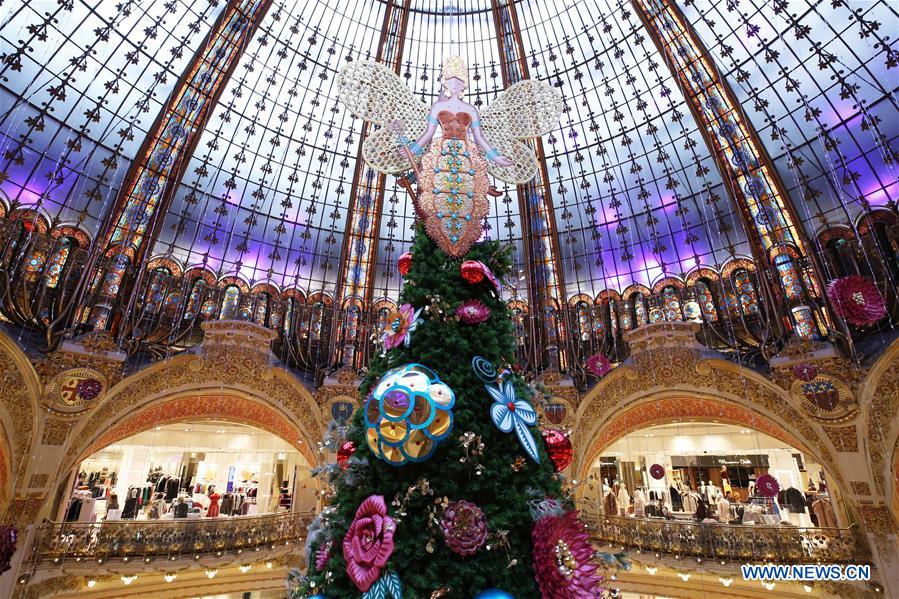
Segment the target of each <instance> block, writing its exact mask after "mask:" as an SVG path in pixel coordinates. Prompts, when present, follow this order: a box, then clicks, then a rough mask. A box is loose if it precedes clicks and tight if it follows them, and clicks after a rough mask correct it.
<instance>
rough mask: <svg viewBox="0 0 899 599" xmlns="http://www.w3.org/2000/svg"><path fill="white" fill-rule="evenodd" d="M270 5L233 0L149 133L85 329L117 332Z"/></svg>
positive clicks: (106, 250)
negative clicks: (123, 305)
mask: <svg viewBox="0 0 899 599" xmlns="http://www.w3.org/2000/svg"><path fill="white" fill-rule="evenodd" d="M271 1H272V0H232V1H231V2H229V3H228V5H227V6H226V7H225V8H224V9H223V10H222V12H221V14H220V15H219V17H218V18H217V19H216V22H215V24H214V25H213V26H212V29H211V30H210V32H209V34H208V35H207V36H206V39H205V40H204V41H203V44H202V45H201V46H200V49H199V50H198V51H197V53H196V54H195V55H194V57H193V59H192V60H191V62H190V64H189V65H188V67H187V69H186V70H185V72H184V74H183V75H182V76H181V77H180V79H179V80H178V83H177V84H176V85H175V87H174V89H173V90H172V93H171V94H170V95H169V98H168V100H167V101H166V103H165V105H164V106H163V108H162V110H161V111H160V113H159V115H158V116H157V117H156V121H155V122H154V123H153V126H152V127H151V128H150V130H149V132H148V133H147V137H146V139H144V142H143V144H142V146H141V149H140V151H139V152H138V154H137V157H136V158H135V160H134V162H133V163H132V165H131V168H130V169H129V170H128V173H127V175H126V176H125V179H124V182H123V184H122V187H121V189H120V190H119V193H118V197H117V198H116V201H115V205H114V206H115V207H114V208H113V211H112V214H111V218H110V219H109V221H107V223H106V231H105V233H103V235H102V237H103V246H102V247H103V255H102V256H101V257H100V259H99V260H98V267H97V269H96V270H95V272H94V273H93V274H92V276H93V281H92V284H91V290H90V292H89V296H90V298H92V299H91V306H89V307H85V308H84V309H85V310H89V312H86V313H85V317H86V320H87V323H88V324H89V325H90V326H92V327H93V328H94V330H97V329H111V328H114V326H115V322H112V321H111V320H110V317H113V316H114V314H113V312H114V308H115V305H116V302H117V300H120V301H122V302H128V301H130V297H129V296H130V294H129V293H128V292H127V290H126V291H124V292H123V289H128V288H130V287H132V286H133V284H134V279H135V277H136V276H137V274H138V273H139V272H140V269H141V268H142V263H143V258H144V255H145V254H146V252H147V250H148V248H149V247H151V246H152V244H153V241H154V240H155V239H156V236H157V235H158V232H159V228H160V226H161V223H162V222H163V221H164V217H165V213H166V211H167V210H168V208H169V205H170V204H171V200H172V198H173V197H174V195H175V191H176V189H177V188H178V184H179V183H180V181H181V177H182V176H183V175H184V171H185V169H186V168H187V164H188V162H189V161H190V157H191V155H192V154H193V151H194V148H195V147H196V144H197V142H198V141H199V139H200V135H201V134H202V133H203V129H204V128H205V126H206V121H207V119H208V118H209V115H210V114H211V112H212V108H213V107H214V106H215V104H216V103H217V102H218V99H219V97H220V96H221V94H222V91H223V90H224V88H225V84H226V83H227V82H228V80H229V79H230V78H231V74H232V73H233V72H234V68H235V67H236V66H237V63H238V62H239V60H240V57H241V55H242V54H243V51H244V50H245V49H246V47H247V45H248V44H249V43H250V40H251V39H252V37H253V35H254V34H255V32H256V29H257V28H258V26H259V23H260V22H261V21H262V19H263V18H264V16H265V14H266V12H267V11H268V8H269V6H271Z"/></svg>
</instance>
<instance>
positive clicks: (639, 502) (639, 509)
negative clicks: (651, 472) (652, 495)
mask: <svg viewBox="0 0 899 599" xmlns="http://www.w3.org/2000/svg"><path fill="white" fill-rule="evenodd" d="M634 517H635V518H645V517H646V495H644V494H643V489H639V488H638V489H637V490H636V491H634Z"/></svg>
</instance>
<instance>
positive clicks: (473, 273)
mask: <svg viewBox="0 0 899 599" xmlns="http://www.w3.org/2000/svg"><path fill="white" fill-rule="evenodd" d="M459 273H460V274H461V275H462V278H463V279H465V282H466V283H468V284H469V285H474V284H476V283H480V282H481V281H483V280H484V264H483V263H481V262H478V261H477V260H466V261H465V262H463V263H462V266H460V267H459Z"/></svg>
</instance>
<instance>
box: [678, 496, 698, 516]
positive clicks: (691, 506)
mask: <svg viewBox="0 0 899 599" xmlns="http://www.w3.org/2000/svg"><path fill="white" fill-rule="evenodd" d="M698 502H699V495H698V494H697V493H693V492H690V493H687V494H686V495H684V496H683V497H681V503H682V505H683V511H684V512H686V513H687V514H693V513H695V512H696V505H697V503H698ZM675 511H678V510H675Z"/></svg>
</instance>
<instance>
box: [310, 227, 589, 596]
mask: <svg viewBox="0 0 899 599" xmlns="http://www.w3.org/2000/svg"><path fill="white" fill-rule="evenodd" d="M410 259H411V265H410ZM510 266H511V260H510V254H509V252H508V251H507V250H506V249H505V248H503V247H502V246H501V245H500V244H499V243H497V242H494V241H486V242H482V243H478V244H475V245H474V246H473V247H472V248H471V249H470V251H469V252H468V253H467V255H465V256H464V257H461V258H452V257H450V256H449V255H447V254H446V253H444V252H443V251H441V250H440V249H439V248H438V247H437V245H436V244H435V243H434V241H433V240H431V239H430V238H429V237H428V235H426V234H425V232H424V228H423V226H421V225H420V224H419V226H418V228H417V233H416V237H415V242H414V246H413V248H412V252H411V257H410V256H409V254H405V255H404V256H403V257H402V258H401V259H400V272H401V273H404V275H405V285H404V287H403V290H402V293H401V295H400V304H402V306H401V307H400V309H399V310H398V311H397V312H396V313H394V314H392V315H391V316H390V318H389V319H388V322H387V331H386V333H385V335H384V338H383V342H384V351H383V352H382V353H381V354H380V355H379V356H377V357H376V358H375V359H374V361H373V363H372V365H371V368H370V370H369V372H368V373H367V376H366V378H365V379H364V381H363V384H362V386H361V389H360V392H361V396H362V406H361V408H360V409H358V410H356V412H355V414H354V415H353V418H352V419H351V421H350V425H349V429H348V431H347V436H346V441H344V442H343V447H342V448H341V452H340V454H339V455H338V462H340V464H339V465H333V466H330V467H327V468H325V469H324V472H323V473H322V474H321V475H322V476H327V477H328V478H329V482H330V484H331V485H332V487H333V489H334V493H333V496H332V497H331V502H330V503H331V505H330V507H328V508H326V509H325V510H324V511H323V513H322V514H321V515H320V517H319V519H318V520H317V521H316V523H315V524H314V525H313V527H312V528H311V529H310V538H309V541H308V543H307V549H308V551H309V554H310V557H309V566H308V571H307V573H306V575H305V576H303V577H302V578H300V579H299V580H298V581H297V582H298V585H299V588H297V589H296V591H295V593H294V596H295V597H311V596H321V597H327V598H328V599H336V598H342V597H360V596H364V597H394V598H395V599H399V597H400V596H402V597H412V598H417V597H421V598H428V597H447V598H449V597H459V598H464V599H471V598H472V597H477V596H479V594H480V595H481V596H483V597H489V596H495V597H508V596H512V597H515V598H518V599H524V598H528V597H540V596H541V595H542V596H544V597H560V598H561V597H596V596H600V595H601V592H602V591H601V587H600V576H599V575H598V574H597V565H596V562H594V561H593V559H594V554H593V551H592V549H591V548H590V546H589V543H588V539H587V533H586V531H585V527H584V526H583V524H581V523H580V521H579V520H578V519H577V517H576V513H575V512H573V511H570V510H571V508H572V506H571V505H570V503H569V500H568V499H566V498H565V495H564V494H563V484H562V477H561V475H559V474H557V473H556V472H555V470H554V463H553V461H552V459H551V458H550V456H549V455H548V454H547V451H546V448H545V445H544V442H543V439H542V438H541V434H540V431H539V429H538V428H537V426H536V424H537V422H536V421H537V409H536V401H537V398H536V397H535V396H534V395H535V394H534V393H533V391H532V389H531V387H529V386H528V385H527V383H526V382H525V380H524V378H523V377H522V376H520V375H519V374H517V373H516V372H514V369H513V367H512V365H511V364H510V363H509V361H510V360H512V359H514V358H513V356H514V355H515V337H514V334H513V324H512V319H511V317H510V313H509V309H508V307H507V306H506V304H505V302H504V301H503V300H502V299H501V298H500V295H499V292H498V288H497V287H498V280H501V279H502V277H503V276H505V275H507V274H508V273H509V270H510ZM351 451H352V452H353V453H352V455H349V452H351ZM560 465H561V466H562V467H564V464H560ZM485 591H488V592H487V593H485ZM503 593H507V594H503Z"/></svg>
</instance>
